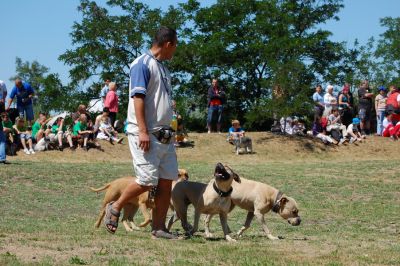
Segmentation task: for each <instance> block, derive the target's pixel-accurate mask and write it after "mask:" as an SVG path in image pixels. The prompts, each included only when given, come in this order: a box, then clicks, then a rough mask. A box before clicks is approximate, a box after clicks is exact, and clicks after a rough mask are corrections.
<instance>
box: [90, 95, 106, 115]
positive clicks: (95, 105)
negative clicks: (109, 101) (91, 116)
mask: <svg viewBox="0 0 400 266" xmlns="http://www.w3.org/2000/svg"><path fill="white" fill-rule="evenodd" d="M103 108H104V106H103V102H102V100H101V98H99V99H93V100H90V102H89V107H88V108H87V111H88V112H90V113H101V112H103Z"/></svg>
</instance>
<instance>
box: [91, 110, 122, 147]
mask: <svg viewBox="0 0 400 266" xmlns="http://www.w3.org/2000/svg"><path fill="white" fill-rule="evenodd" d="M97 138H98V139H104V140H108V141H110V142H111V143H113V141H116V142H117V143H121V141H122V140H123V138H120V139H119V138H118V132H116V131H115V130H114V128H113V127H112V125H111V119H110V117H108V114H107V113H103V115H102V117H101V120H100V126H99V133H98V134H97Z"/></svg>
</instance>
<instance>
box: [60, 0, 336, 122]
mask: <svg viewBox="0 0 400 266" xmlns="http://www.w3.org/2000/svg"><path fill="white" fill-rule="evenodd" d="M341 7H342V0H307V1H304V0H263V1H260V0H246V1H244V0H219V1H217V2H216V3H215V4H214V5H211V6H209V7H201V6H200V2H199V1H195V0H189V1H187V2H186V3H182V4H178V5H177V7H173V6H170V7H169V9H168V10H167V11H165V12H162V11H161V10H160V9H151V8H149V7H148V6H147V5H145V4H143V3H140V2H138V1H134V0H109V1H108V2H107V7H100V6H98V5H97V4H96V3H95V2H94V1H89V0H82V1H81V3H80V5H79V7H78V10H79V11H80V12H81V13H82V16H83V18H82V21H81V22H75V23H74V25H73V31H72V33H71V37H72V44H73V48H72V49H70V50H67V51H66V52H65V53H64V54H62V55H61V56H60V60H62V61H64V62H65V63H66V64H68V65H70V66H71V67H72V69H71V71H70V75H71V78H72V84H74V85H75V86H77V85H78V84H83V83H84V84H88V85H89V86H88V88H84V90H83V91H85V93H86V95H88V97H89V98H90V97H97V95H98V93H99V91H100V88H101V81H102V79H103V78H104V77H105V76H110V77H111V78H112V79H113V80H115V81H117V82H118V83H119V84H120V88H122V90H121V96H122V97H121V100H122V107H126V101H127V98H128V97H127V92H128V90H127V85H128V84H127V82H128V77H129V64H130V63H131V62H132V61H133V60H134V59H135V58H136V57H137V56H139V55H140V54H141V53H143V52H144V51H145V50H146V49H147V48H148V47H149V44H150V42H151V36H153V34H154V32H155V30H156V29H157V28H158V27H159V26H160V25H166V26H170V27H174V28H176V29H177V30H178V35H179V48H178V49H177V53H176V55H175V57H174V59H173V60H172V61H171V62H170V63H169V67H170V68H171V70H172V71H171V72H172V74H173V84H174V85H175V88H174V91H175V95H176V98H178V104H179V103H180V104H185V107H186V108H187V109H189V107H196V108H192V109H195V110H196V113H199V112H200V113H202V114H203V115H205V110H206V104H207V102H206V94H207V88H208V86H209V85H210V81H211V78H213V77H218V78H219V79H220V83H221V85H222V86H223V87H224V88H225V90H226V91H227V95H228V104H227V110H226V113H227V114H229V118H234V117H235V118H239V119H243V118H246V119H247V120H248V122H249V123H248V124H247V125H248V126H251V127H253V128H256V127H258V126H260V125H262V124H263V123H264V122H265V121H266V120H268V119H270V118H272V117H273V116H274V115H275V116H276V115H278V116H281V115H289V114H294V113H298V114H305V113H307V112H308V109H309V105H308V102H309V98H310V95H311V94H312V92H313V90H312V89H311V88H312V86H313V85H314V84H315V83H317V82H318V81H320V80H323V78H324V77H325V76H326V75H329V74H330V73H333V72H334V71H338V70H335V69H337V68H338V64H339V62H340V60H342V56H343V51H344V50H343V45H342V44H340V43H335V42H332V41H330V40H329V36H330V34H331V33H330V32H328V31H325V30H322V29H321V24H322V23H324V22H326V21H327V20H329V19H332V18H334V19H338V18H337V17H336V14H337V12H338V11H339V9H340V8H341ZM116 14H118V15H116ZM88 81H89V82H88ZM85 82H86V83H85ZM274 87H279V88H280V92H281V93H280V95H279V100H273V99H276V98H274V97H273V93H272V92H273V88H274ZM245 114H247V116H246V115H245ZM197 116H198V115H197ZM204 119H205V117H204ZM204 124H205V123H204Z"/></svg>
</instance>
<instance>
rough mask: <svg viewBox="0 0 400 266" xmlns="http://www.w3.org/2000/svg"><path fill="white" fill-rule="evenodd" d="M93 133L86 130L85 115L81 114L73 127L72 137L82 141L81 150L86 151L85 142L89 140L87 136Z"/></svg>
mask: <svg viewBox="0 0 400 266" xmlns="http://www.w3.org/2000/svg"><path fill="white" fill-rule="evenodd" d="M91 133H93V131H91V130H87V118H86V115H85V114H81V115H80V117H79V120H78V121H76V124H75V125H74V127H73V133H72V134H73V136H76V137H79V138H82V139H83V150H85V151H88V148H87V142H88V139H89V134H91Z"/></svg>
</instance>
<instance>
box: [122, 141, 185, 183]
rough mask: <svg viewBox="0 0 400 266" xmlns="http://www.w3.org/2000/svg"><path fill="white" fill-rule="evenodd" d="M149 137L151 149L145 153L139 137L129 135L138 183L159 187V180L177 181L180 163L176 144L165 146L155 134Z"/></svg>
mask: <svg viewBox="0 0 400 266" xmlns="http://www.w3.org/2000/svg"><path fill="white" fill-rule="evenodd" d="M149 136H150V149H149V151H147V152H144V151H143V150H142V149H140V148H139V136H137V135H132V134H128V142H129V149H130V151H131V154H132V158H133V168H134V169H135V172H136V183H138V184H139V185H142V186H157V184H158V179H159V178H162V179H167V180H177V179H178V161H177V158H176V152H175V145H174V143H173V142H171V143H169V144H163V143H161V142H159V141H158V140H157V138H156V137H155V136H154V135H153V134H151V133H150V134H149Z"/></svg>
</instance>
